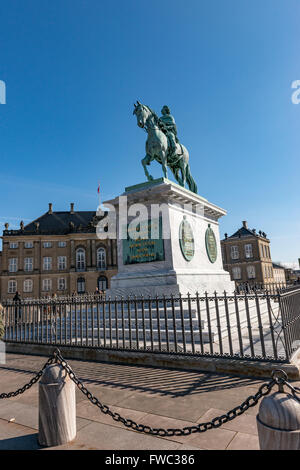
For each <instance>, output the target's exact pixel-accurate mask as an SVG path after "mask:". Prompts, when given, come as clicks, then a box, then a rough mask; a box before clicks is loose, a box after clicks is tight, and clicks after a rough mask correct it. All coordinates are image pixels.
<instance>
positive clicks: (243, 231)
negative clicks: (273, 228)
mask: <svg viewBox="0 0 300 470" xmlns="http://www.w3.org/2000/svg"><path fill="white" fill-rule="evenodd" d="M246 237H247V238H249V237H255V238H261V239H263V240H266V241H269V240H268V238H267V235H266V233H265V232H262V231H261V230H259V232H258V233H257V232H256V230H255V229H252V230H250V229H249V228H248V225H247V222H246V221H244V222H243V225H242V227H241V228H239V229H238V230H237V231H236V232H234V233H233V234H232V235H230V237H228V236H227V234H226V233H225V240H228V239H231V238H246ZM222 241H223V240H222Z"/></svg>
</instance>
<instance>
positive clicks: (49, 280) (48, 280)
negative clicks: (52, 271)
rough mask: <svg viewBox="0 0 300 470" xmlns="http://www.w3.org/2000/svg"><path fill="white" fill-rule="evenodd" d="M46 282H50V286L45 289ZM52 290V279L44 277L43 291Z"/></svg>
mask: <svg viewBox="0 0 300 470" xmlns="http://www.w3.org/2000/svg"><path fill="white" fill-rule="evenodd" d="M46 283H48V287H49V288H47V289H45V285H46ZM51 290H52V279H48V278H47V279H43V280H42V291H43V292H50V291H51Z"/></svg>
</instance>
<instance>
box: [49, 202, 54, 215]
mask: <svg viewBox="0 0 300 470" xmlns="http://www.w3.org/2000/svg"><path fill="white" fill-rule="evenodd" d="M48 214H53V211H52V202H49V210H48Z"/></svg>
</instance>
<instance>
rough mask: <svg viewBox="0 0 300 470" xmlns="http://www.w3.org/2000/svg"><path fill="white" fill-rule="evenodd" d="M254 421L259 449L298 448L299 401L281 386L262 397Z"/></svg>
mask: <svg viewBox="0 0 300 470" xmlns="http://www.w3.org/2000/svg"><path fill="white" fill-rule="evenodd" d="M256 422H257V430H258V437H259V446H260V449H261V450H299V449H300V402H299V400H297V398H295V397H293V395H291V394H289V393H284V391H283V388H282V391H279V392H275V393H273V394H272V395H268V396H266V397H264V399H263V400H262V402H261V404H260V407H259V412H258V415H257V416H256Z"/></svg>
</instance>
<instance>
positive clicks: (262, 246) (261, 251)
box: [260, 245, 264, 258]
mask: <svg viewBox="0 0 300 470" xmlns="http://www.w3.org/2000/svg"><path fill="white" fill-rule="evenodd" d="M260 256H261V258H264V245H260Z"/></svg>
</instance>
